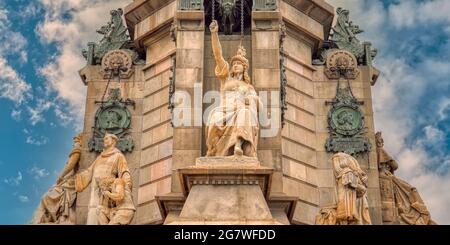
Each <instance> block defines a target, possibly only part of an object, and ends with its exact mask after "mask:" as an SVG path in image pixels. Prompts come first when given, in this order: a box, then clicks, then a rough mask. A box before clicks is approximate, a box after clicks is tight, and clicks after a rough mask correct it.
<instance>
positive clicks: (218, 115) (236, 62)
mask: <svg viewBox="0 0 450 245" xmlns="http://www.w3.org/2000/svg"><path fill="white" fill-rule="evenodd" d="M210 30H211V39H212V49H213V53H214V58H215V60H216V69H215V74H216V76H217V78H218V79H219V80H220V92H221V101H220V105H219V106H218V107H217V108H215V109H213V110H212V111H211V113H210V114H209V117H208V123H207V125H206V144H207V147H208V153H207V156H208V157H213V156H217V157H223V156H233V155H235V156H247V157H255V158H256V156H257V155H256V152H257V151H256V150H257V146H258V134H259V124H258V108H262V103H261V101H260V99H259V97H258V95H257V93H256V91H255V89H254V87H253V86H252V84H251V81H250V76H249V75H248V70H249V67H250V65H249V62H248V60H247V58H245V55H246V51H245V49H244V48H243V47H242V46H241V47H239V49H238V51H237V54H236V55H235V56H234V57H233V58H232V59H231V62H230V63H228V62H226V61H225V59H224V58H223V55H222V47H221V45H220V41H219V35H218V31H219V28H218V25H217V21H213V22H212V23H211V25H210ZM230 65H231V67H230Z"/></svg>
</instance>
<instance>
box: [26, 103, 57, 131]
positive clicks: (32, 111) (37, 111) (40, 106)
mask: <svg viewBox="0 0 450 245" xmlns="http://www.w3.org/2000/svg"><path fill="white" fill-rule="evenodd" d="M51 106H52V103H51V102H50V101H45V100H41V99H39V100H38V102H37V105H36V107H34V108H33V107H31V106H27V111H28V113H29V115H30V118H29V119H30V123H31V125H36V124H37V123H38V122H44V121H45V117H44V115H43V113H45V112H46V111H48V110H49V109H50V107H51Z"/></svg>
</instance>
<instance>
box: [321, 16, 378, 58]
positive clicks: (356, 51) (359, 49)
mask: <svg viewBox="0 0 450 245" xmlns="http://www.w3.org/2000/svg"><path fill="white" fill-rule="evenodd" d="M336 12H337V16H338V17H337V21H336V25H335V26H334V27H333V28H332V32H331V34H330V38H329V40H328V42H326V44H324V50H322V52H320V55H319V57H318V59H317V60H314V62H313V63H314V64H316V65H323V64H324V63H325V61H326V59H327V56H328V54H329V53H330V51H334V50H336V49H338V50H346V51H349V52H350V53H352V54H353V55H354V56H355V57H356V59H357V61H358V65H367V66H371V65H372V60H373V59H374V58H375V57H376V55H377V50H376V49H372V47H371V46H372V44H371V43H369V42H362V43H361V41H360V40H359V39H358V37H357V35H358V34H360V33H363V32H364V31H363V30H362V29H361V28H360V27H359V26H358V25H355V24H354V23H353V22H352V21H350V16H349V15H350V11H348V10H346V9H343V8H338V9H337V11H336Z"/></svg>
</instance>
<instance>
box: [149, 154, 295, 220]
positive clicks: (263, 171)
mask: <svg viewBox="0 0 450 245" xmlns="http://www.w3.org/2000/svg"><path fill="white" fill-rule="evenodd" d="M273 172H274V170H273V169H272V168H267V167H262V166H261V165H260V163H259V161H258V160H257V159H256V158H247V157H211V158H209V157H205V158H198V159H197V160H196V165H195V166H191V167H187V168H183V169H179V170H178V173H179V177H180V182H181V185H182V189H183V195H181V196H180V195H175V194H169V195H165V196H160V197H158V202H159V204H160V207H161V211H162V213H163V215H164V216H166V217H167V218H166V222H165V224H170V225H175V224H176V225H181V224H183V225H185V224H190V225H197V224H210V225H214V224H228V225H255V224H259V225H277V224H278V225H280V224H285V223H286V220H289V218H288V217H289V216H290V215H289V214H284V217H283V218H281V220H282V222H280V221H279V218H277V219H275V218H274V216H273V214H272V211H271V208H270V206H272V205H271V204H269V202H270V200H271V198H270V185H271V180H272V174H273ZM280 201H281V202H284V203H286V204H287V206H289V207H291V208H287V209H286V210H287V212H290V211H289V210H292V207H294V206H295V203H294V202H293V201H292V199H290V198H288V197H287V199H286V200H280V199H279V198H276V202H277V203H280ZM277 206H279V205H277ZM277 217H279V214H278V213H277Z"/></svg>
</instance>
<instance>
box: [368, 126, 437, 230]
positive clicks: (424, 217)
mask: <svg viewBox="0 0 450 245" xmlns="http://www.w3.org/2000/svg"><path fill="white" fill-rule="evenodd" d="M375 138H376V143H377V156H378V167H379V172H380V189H381V200H382V203H383V206H384V208H383V210H384V212H383V222H389V223H394V224H407V225H435V224H436V222H434V221H433V220H432V219H431V214H430V212H429V211H428V209H427V207H426V205H425V203H424V201H423V200H422V197H421V196H420V195H419V192H418V191H417V189H416V188H415V187H414V186H412V185H410V184H409V183H407V182H406V181H404V180H402V179H399V178H398V177H396V176H395V174H394V172H395V171H396V170H397V169H398V167H399V165H398V163H397V161H395V160H394V159H393V158H392V157H391V156H390V155H389V153H388V152H387V151H386V150H385V149H384V140H383V138H382V135H381V132H378V133H376V137H375Z"/></svg>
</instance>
